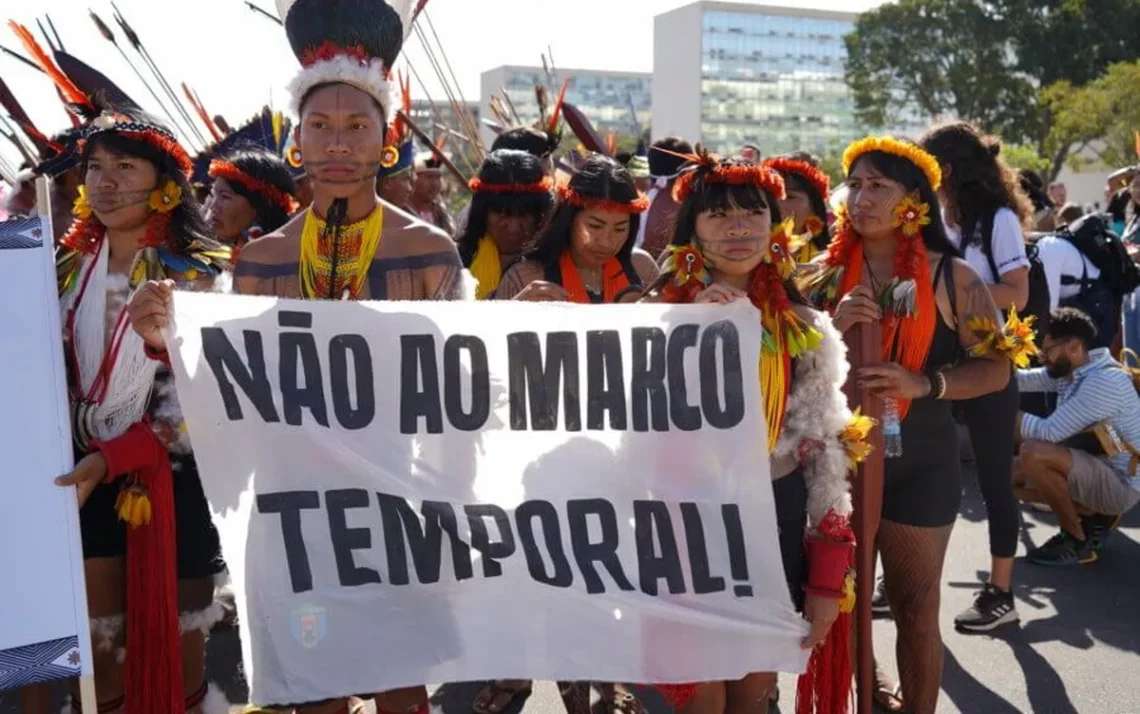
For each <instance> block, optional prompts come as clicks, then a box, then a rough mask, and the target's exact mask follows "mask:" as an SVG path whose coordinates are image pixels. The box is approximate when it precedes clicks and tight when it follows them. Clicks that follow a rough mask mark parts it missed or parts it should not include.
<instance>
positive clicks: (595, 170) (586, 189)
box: [526, 154, 641, 275]
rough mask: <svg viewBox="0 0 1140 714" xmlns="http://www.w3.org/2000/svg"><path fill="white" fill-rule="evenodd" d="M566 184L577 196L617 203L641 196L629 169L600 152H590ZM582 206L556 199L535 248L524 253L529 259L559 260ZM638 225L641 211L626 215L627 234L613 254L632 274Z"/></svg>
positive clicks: (546, 264)
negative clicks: (556, 201)
mask: <svg viewBox="0 0 1140 714" xmlns="http://www.w3.org/2000/svg"><path fill="white" fill-rule="evenodd" d="M569 188H570V189H571V190H572V191H573V192H574V193H575V194H577V195H578V196H580V197H581V198H583V199H586V200H587V201H600V202H602V201H608V202H611V203H617V204H623V205H628V204H633V203H635V202H636V201H638V200H640V199H641V193H640V192H639V191H638V190H637V184H636V183H634V180H633V176H632V175H630V173H629V169H627V168H626V167H624V166H622V165H621V164H619V163H618V162H617V161H615V160H614V159H612V158H610V157H608V156H603V155H602V154H590V155H589V156H587V157H586V160H585V161H584V162H583V163H582V165H581V166H580V167H579V168H578V170H577V172H575V173H574V175H573V176H572V177H571V178H570V185H569ZM581 211H582V207H581V206H577V205H574V204H573V203H570V202H569V201H564V200H559V201H558V203H557V205H556V206H555V208H554V214H553V215H552V216H551V217H550V222H549V223H548V224H547V225H546V228H545V229H544V230H543V231H542V233H541V234H539V237H538V240H537V241H535V246H534V250H532V251H530V252H529V253H528V254H527V256H526V257H527V259H528V260H533V261H536V262H538V263H539V264H541V265H542V266H543V267H547V268H548V267H550V266H552V265H554V264H556V263H557V262H558V259H559V258H560V257H562V253H563V251H565V250H566V249H567V248H569V247H570V235H571V233H572V232H573V227H574V219H575V218H576V217H577V216H578V214H579V213H581ZM640 225H641V214H639V213H631V214H630V216H629V235H628V236H627V237H626V239H625V242H624V243H622V246H621V249H620V250H618V253H617V255H616V256H615V257H616V258H617V259H618V260H619V261H620V262H621V264H622V266H624V267H625V269H626V272H627V273H629V274H631V275H633V274H634V273H633V270H632V267H631V266H632V263H631V262H630V256H631V255H632V254H633V247H634V243H636V242H637V229H638V227H639V226H640Z"/></svg>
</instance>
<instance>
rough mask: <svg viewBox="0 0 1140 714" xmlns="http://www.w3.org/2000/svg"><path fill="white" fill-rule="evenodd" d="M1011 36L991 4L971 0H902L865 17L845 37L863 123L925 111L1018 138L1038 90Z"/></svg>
mask: <svg viewBox="0 0 1140 714" xmlns="http://www.w3.org/2000/svg"><path fill="white" fill-rule="evenodd" d="M1008 32H1009V31H1008V27H1007V24H1006V23H1004V22H1002V21H999V20H997V19H995V17H994V16H993V13H992V10H991V6H987V5H981V4H979V3H975V2H972V0H900V1H899V2H898V3H892V4H887V5H883V6H881V7H879V8H878V9H876V10H872V11H870V12H867V13H864V14H862V15H860V16H859V19H858V21H857V22H856V23H855V30H854V32H852V33H851V34H849V35H848V36H847V37H846V38H845V42H846V44H847V83H848V85H849V86H850V87H851V90H852V94H853V96H854V99H855V106H856V113H857V115H858V117H859V119H860V120H861V121H862V122H863V123H865V124H867V125H869V126H871V127H875V128H881V127H885V126H889V125H891V124H894V123H899V122H901V121H902V120H903V119H904V118H906V117H907V116H908V115H909V114H911V113H913V112H918V113H919V114H920V115H921V117H922V118H923V119H925V120H934V119H936V118H938V117H943V116H953V117H958V118H961V119H965V120H967V121H971V122H974V123H977V124H979V125H981V126H984V127H986V128H987V129H989V130H991V131H993V130H1000V129H1007V128H1008V129H1010V130H1011V131H1012V132H1013V133H1014V134H1016V133H1017V131H1018V129H1017V127H1019V126H1024V124H1025V121H1026V119H1027V111H1026V110H1027V105H1031V104H1032V97H1033V94H1034V89H1033V83H1032V81H1031V79H1030V77H1028V76H1027V75H1026V74H1024V73H1023V72H1021V71H1019V70H1018V68H1017V67H1016V65H1015V59H1016V58H1015V57H1014V56H1013V54H1012V52H1011V46H1010V42H1009V41H1008V39H1007V38H1008V36H1009V34H1008ZM1016 138H1020V137H1016Z"/></svg>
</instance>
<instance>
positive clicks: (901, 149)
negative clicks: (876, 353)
mask: <svg viewBox="0 0 1140 714" xmlns="http://www.w3.org/2000/svg"><path fill="white" fill-rule="evenodd" d="M843 168H844V172H845V174H846V176H847V186H848V193H847V204H846V206H841V207H840V210H839V211H838V215H837V216H836V225H835V237H834V239H833V240H832V242H831V245H830V246H829V247H828V249H827V253H826V254H825V255H824V256H823V257H822V259H821V260H820V261H819V262H820V264H821V269H820V270H819V271H818V272H816V273H814V274H812V275H811V276H810V278H809V280H808V285H807V289H808V294H809V297H810V299H812V300H813V301H814V302H815V303H816V304H817V305H820V306H823V307H825V308H826V309H828V310H829V311H830V312H831V313H832V320H833V322H834V324H835V326H836V328H838V330H839V331H840V332H842V333H846V332H847V331H848V330H850V329H851V328H852V327H854V326H855V325H857V324H860V323H876V322H877V323H881V326H882V333H883V341H882V360H883V362H882V364H879V365H874V366H869V367H864V368H863V369H861V370H859V372H858V375H857V376H858V379H859V384H860V385H861V386H862V387H863V388H864V389H866V390H868V391H869V392H870V393H871V394H872V395H873V396H876V397H878V398H880V399H883V400H884V401H885V407H884V417H883V422H884V441H885V447H884V450H885V454H884V455H885V456H886V457H887V458H886V459H885V475H884V486H883V510H882V519H883V520H882V524H881V525H880V527H879V532H878V542H877V546H878V549H879V553H880V555H881V556H882V562H883V571H884V576H885V583H886V590H887V598H888V601H889V602H890V608H891V612H892V613H893V614H894V618H895V622H896V623H897V625H898V644H897V646H896V650H897V661H898V663H899V669H900V675H901V680H902V688H901V692H900V691H899V690H898V688H897V687H894V686H891V685H889V684H887V683H886V677H885V675H883V676H877V679H878V680H879V681H878V682H877V684H876V688H877V692H876V695H877V696H876V699H878V700H879V702H880V704H881V705H883V706H884V708H887V709H891V710H901V709H902V707H903V702H904V701H905V706H906V710H907V711H909V712H913V714H933V712H934V710H935V706H936V704H937V700H938V690H939V685H940V684H941V681H942V637H941V633H940V632H939V629H938V607H939V586H940V583H941V577H942V565H943V560H944V557H945V555H946V546H947V544H948V543H949V540H950V530H951V528H953V526H954V519H955V518H956V517H957V515H958V505H959V501H960V499H961V481H960V475H959V473H958V444H957V439H956V429H955V422H954V417H953V415H952V414H951V409H950V407H951V405H950V402H951V401H952V400H963V399H974V398H976V397H980V396H982V395H983V394H989V393H991V392H997V391H1000V390H1002V389H1004V388H1005V386H1006V383H1007V381H1008V380H1009V363H1008V361H1007V360H1006V358H1005V356H1003V355H999V354H995V353H992V352H987V353H985V354H980V355H977V356H974V355H970V356H969V357H967V358H965V359H961V358H960V357H961V355H962V354H963V352H965V353H967V354H969V352H970V350H971V349H972V348H973V347H975V346H976V345H978V344H979V342H980V339H979V338H978V337H977V336H975V334H974V333H973V332H972V331H971V330H970V329H969V328H968V327H967V326H968V325H969V324H970V323H971V321H974V320H977V319H988V320H991V321H992V320H995V319H996V318H997V315H998V312H997V308H996V307H995V306H994V301H993V298H992V297H991V296H990V291H989V290H988V289H987V287H986V285H985V283H984V282H982V280H981V278H979V277H978V274H977V273H976V272H974V269H973V268H971V267H970V264H969V263H967V262H966V261H964V260H958V259H956V258H955V257H954V256H956V255H957V251H956V250H955V248H954V246H953V244H951V243H950V241H949V239H948V238H947V237H946V231H945V228H944V227H943V224H942V216H941V213H940V211H939V208H938V199H937V196H936V194H935V191H937V190H938V188H939V187H940V186H941V184H942V171H941V169H940V167H939V165H938V161H937V159H935V158H934V157H933V156H931V155H930V154H928V153H926V152H925V151H923V150H922V149H920V148H918V147H917V146H915V145H914V144H910V143H908V142H902V141H897V140H895V139H890V138H868V139H863V140H861V141H857V142H855V143H854V144H852V145H851V146H849V147H848V148H847V151H846V152H845V153H844V155H843ZM896 427H899V428H901V434H900V433H899V431H896V430H895V429H896ZM899 442H901V443H899ZM900 452H901V453H900Z"/></svg>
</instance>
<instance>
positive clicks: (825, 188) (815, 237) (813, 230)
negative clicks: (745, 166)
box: [762, 154, 831, 264]
mask: <svg viewBox="0 0 1140 714" xmlns="http://www.w3.org/2000/svg"><path fill="white" fill-rule="evenodd" d="M762 163H763V165H764V166H766V167H768V168H770V169H772V170H773V171H775V172H776V173H778V174H780V176H782V177H783V178H784V185H785V186H786V187H787V198H785V199H784V200H783V201H780V214H781V215H783V216H786V217H788V218H791V219H793V220H794V221H795V227H794V229H793V235H792V236H791V238H789V241H790V245H789V247H790V248H791V251H792V257H793V258H794V259H795V261H796V263H800V264H803V263H810V262H811V261H812V260H814V259H815V257H816V256H817V255H819V254H820V253H822V252H823V251H824V250H826V249H827V244H828V243H830V242H831V236H829V235H828V233H827V223H828V221H827V198H828V196H830V195H831V179H829V178H828V177H827V174H825V173H823V172H822V171H820V170H819V168H818V166H817V165H816V162H815V161H812V160H811V157H810V156H807V155H806V154H793V155H788V156H774V157H772V158H770V159H764V161H763V162H762Z"/></svg>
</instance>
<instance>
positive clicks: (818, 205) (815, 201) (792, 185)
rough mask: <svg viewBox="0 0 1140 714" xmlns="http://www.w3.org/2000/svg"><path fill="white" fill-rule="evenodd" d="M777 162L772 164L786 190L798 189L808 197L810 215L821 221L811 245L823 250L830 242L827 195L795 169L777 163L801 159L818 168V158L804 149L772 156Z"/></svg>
mask: <svg viewBox="0 0 1140 714" xmlns="http://www.w3.org/2000/svg"><path fill="white" fill-rule="evenodd" d="M773 160H774V161H775V162H777V164H776V165H774V166H773V168H775V169H776V170H777V171H779V172H780V175H781V176H783V177H784V183H785V184H786V185H787V190H788V191H798V192H799V193H802V194H804V195H805V196H807V197H808V205H810V206H811V212H812V215H814V216H816V217H817V218H819V220H820V221H821V222H822V223H823V229H822V230H820V232H819V233H818V234H816V235H814V236H812V238H811V242H812V245H814V246H815V247H816V248H817V249H819V250H823V249H824V248H826V247H827V244H828V243H830V242H831V236H830V235H829V234H828V232H827V198H828V197H827V196H825V195H823V194H821V193H820V192H819V189H818V188H816V186H815V184H814V183H812V182H811V181H809V180H808V179H807V177H805V176H804V175H803V174H801V173H799V172H797V171H790V170H789V171H784V170H782V169H781V167H780V166H779V165H778V162H779V161H781V160H787V161H801V162H803V163H805V164H808V165H809V166H812V167H815V168H816V169H818V168H819V159H817V158H816V157H814V156H812V155H811V154H809V153H807V152H805V151H796V152H793V153H791V154H783V155H781V156H775V157H773Z"/></svg>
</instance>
